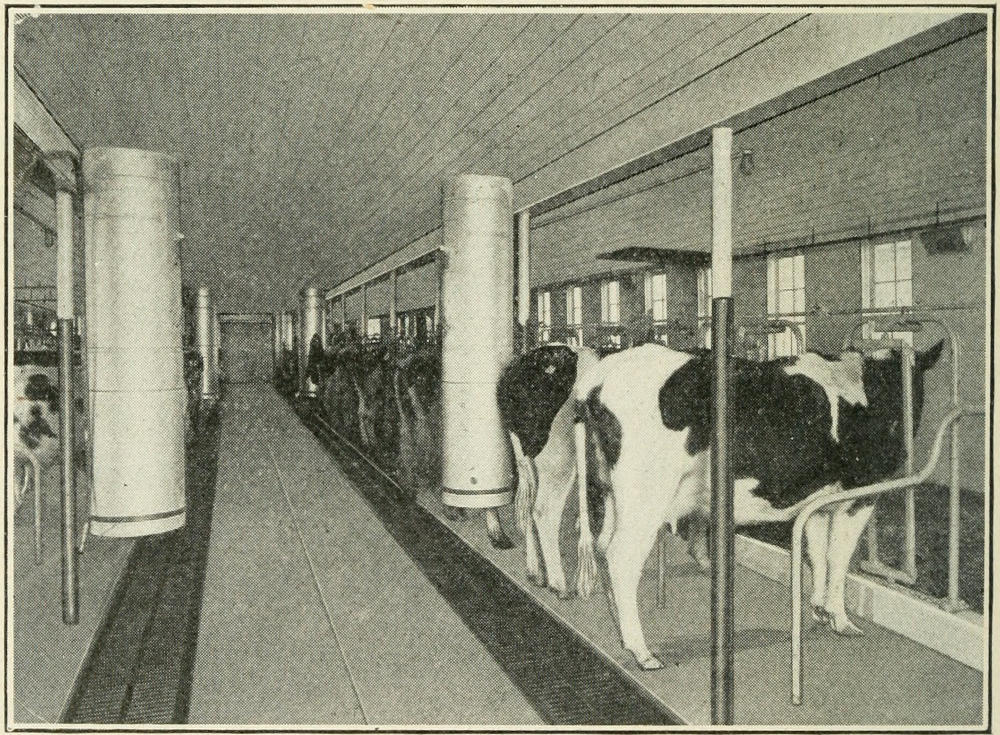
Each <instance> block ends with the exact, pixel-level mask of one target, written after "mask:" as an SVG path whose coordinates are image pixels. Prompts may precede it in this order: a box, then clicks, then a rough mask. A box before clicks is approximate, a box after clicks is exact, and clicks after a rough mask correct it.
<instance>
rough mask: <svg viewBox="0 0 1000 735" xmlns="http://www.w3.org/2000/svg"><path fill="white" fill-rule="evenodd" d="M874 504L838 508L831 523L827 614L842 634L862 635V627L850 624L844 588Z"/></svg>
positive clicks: (832, 625) (828, 551) (846, 505)
mask: <svg viewBox="0 0 1000 735" xmlns="http://www.w3.org/2000/svg"><path fill="white" fill-rule="evenodd" d="M874 507H875V506H874V505H863V506H861V507H859V508H854V509H853V510H852V509H851V503H845V504H843V505H841V506H838V507H837V509H836V510H835V511H834V513H833V519H832V520H831V522H830V540H829V545H828V547H827V570H828V580H827V587H826V604H825V608H826V613H827V616H828V617H829V620H830V627H831V628H833V630H834V632H836V633H839V634H840V635H849V636H850V635H862V634H863V632H862V631H861V629H860V628H858V627H857V626H855V625H854V623H852V622H851V619H850V618H849V617H848V616H847V611H846V609H845V607H844V585H845V583H846V581H847V568H848V565H849V564H850V563H851V557H853V556H854V550H855V549H856V548H857V546H858V539H860V538H861V532H862V531H864V529H865V526H867V525H868V519H869V518H871V515H872V510H874Z"/></svg>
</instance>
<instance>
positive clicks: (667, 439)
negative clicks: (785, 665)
mask: <svg viewBox="0 0 1000 735" xmlns="http://www.w3.org/2000/svg"><path fill="white" fill-rule="evenodd" d="M941 347H942V343H938V344H937V345H936V346H935V347H933V348H931V349H930V350H928V351H927V352H925V353H917V354H916V365H915V366H914V373H913V375H914V381H913V406H914V426H916V425H917V424H918V423H919V420H920V414H921V409H922V406H923V374H924V372H925V371H926V370H928V369H929V368H931V367H932V366H933V365H934V364H935V363H936V362H937V360H938V358H939V357H940V354H941ZM900 360H901V356H900V354H899V352H897V351H885V353H884V355H881V356H879V357H878V358H877V357H874V356H873V357H865V358H862V356H861V355H860V354H859V353H856V352H848V353H844V354H843V355H841V356H840V357H839V359H827V358H825V357H822V356H820V355H817V354H814V353H807V354H804V355H801V356H799V357H796V358H788V359H782V360H775V361H771V362H764V363H758V362H750V361H747V360H739V359H734V360H733V362H732V405H731V409H730V410H731V413H732V436H731V457H732V469H733V476H734V479H735V498H734V512H735V521H736V523H737V525H745V524H754V523H767V522H775V521H788V520H791V519H792V518H793V517H794V516H795V515H796V513H797V512H798V510H799V509H800V508H801V507H802V505H803V503H804V501H805V500H806V499H807V498H808V497H809V496H810V495H812V494H813V493H816V492H820V491H828V492H831V491H836V490H839V489H841V488H845V489H846V488H851V487H858V486H861V485H867V484H870V483H873V482H877V481H880V480H883V479H886V478H887V477H889V476H891V475H892V474H893V473H894V472H895V471H896V470H897V469H898V468H899V467H900V465H901V463H902V459H903V446H904V445H903V436H902V426H903V424H902V418H901V416H902V378H901V363H900ZM711 380H712V358H711V354H710V353H707V352H706V353H701V354H698V355H690V354H686V353H683V352H677V351H674V350H671V349H669V348H667V347H663V346H660V345H655V344H648V345H643V346H641V347H636V348H632V349H629V350H626V351H624V352H621V353H618V354H615V355H611V356H609V357H606V358H605V359H604V360H602V361H601V362H600V363H599V364H598V365H597V367H596V368H595V369H593V370H591V371H589V372H588V373H587V375H585V376H584V379H583V381H581V382H580V383H579V384H578V385H577V389H576V390H577V399H578V411H579V413H580V414H581V416H582V418H583V419H584V421H585V423H586V425H587V430H588V433H589V434H590V436H591V441H592V442H593V443H594V445H595V450H596V452H595V453H596V454H597V455H598V457H599V459H598V461H599V462H601V463H603V464H604V471H605V472H607V474H608V476H609V478H610V488H611V492H612V497H613V502H609V503H608V505H607V509H606V515H605V521H604V527H603V529H602V531H601V534H600V536H599V538H598V539H597V546H598V549H599V550H600V551H602V552H603V554H604V556H605V558H606V560H607V568H608V573H609V576H610V582H611V588H612V589H611V590H610V592H611V594H612V596H613V600H612V601H613V606H614V607H615V609H616V610H617V614H618V623H619V626H620V628H621V635H622V643H623V645H624V647H625V648H627V649H628V650H629V651H631V652H632V653H633V654H634V655H635V658H636V661H637V662H638V664H639V666H640V667H641V668H643V669H656V668H660V667H661V666H662V664H661V663H660V661H659V660H658V659H657V658H656V657H655V656H654V655H653V654H652V653H650V651H649V649H648V648H647V646H646V641H645V638H644V636H643V633H642V629H641V626H640V623H639V611H638V605H637V600H636V595H637V588H638V583H639V577H640V574H641V573H642V568H643V565H644V563H645V560H646V557H647V556H648V555H649V552H650V549H651V548H652V546H653V543H654V540H655V538H656V535H657V532H658V531H659V529H660V527H661V526H662V525H663V524H664V523H665V522H666V521H675V520H676V519H679V518H684V517H689V516H692V515H699V514H700V515H702V516H704V515H707V512H708V507H709V500H710V498H709V487H710V484H709V464H710V463H709V451H710V442H711V431H712V417H711ZM872 508H873V506H872V503H871V501H856V502H847V503H841V504H835V505H832V506H829V507H828V508H827V510H826V511H825V512H819V513H816V514H815V515H814V516H813V517H812V518H811V519H810V521H809V523H807V525H806V529H805V531H806V539H807V543H808V550H809V560H810V564H811V565H812V568H813V579H814V580H815V581H814V589H813V593H812V599H811V602H812V607H813V613H814V616H815V617H816V618H817V619H818V620H821V621H825V622H828V623H829V624H830V626H831V627H832V628H833V630H834V631H836V632H838V633H841V634H845V635H856V634H859V633H860V630H859V629H858V628H856V627H855V626H854V625H853V624H852V623H851V621H850V619H849V618H848V616H847V612H846V611H845V609H844V583H845V579H846V575H847V568H848V565H849V563H850V561H851V557H852V556H853V554H854V550H855V547H856V546H857V542H858V539H859V537H860V535H861V532H862V531H863V529H864V527H865V525H866V524H867V522H868V519H869V517H870V516H871V513H872ZM585 512H586V507H585V504H584V507H581V513H585ZM586 523H587V519H586V518H584V517H582V518H581V528H583V527H585V525H586Z"/></svg>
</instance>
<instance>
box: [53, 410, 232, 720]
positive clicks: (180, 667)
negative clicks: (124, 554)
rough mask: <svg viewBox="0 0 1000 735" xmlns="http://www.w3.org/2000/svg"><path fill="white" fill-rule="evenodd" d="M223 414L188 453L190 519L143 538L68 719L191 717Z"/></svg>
mask: <svg viewBox="0 0 1000 735" xmlns="http://www.w3.org/2000/svg"><path fill="white" fill-rule="evenodd" d="M218 443H219V421H218V413H217V412H216V411H212V412H211V413H210V414H209V415H208V416H207V418H206V420H205V421H204V423H203V425H202V430H201V433H200V435H199V438H198V440H197V441H196V442H195V443H194V444H193V446H191V447H189V449H188V453H187V493H188V510H187V525H186V526H185V527H184V528H181V529H178V530H177V531H173V532H170V533H166V534H161V535H158V536H149V537H146V538H143V539H141V540H139V541H138V542H137V543H136V545H135V547H134V548H133V551H132V555H131V556H130V557H129V561H128V564H127V566H126V569H125V572H124V573H123V574H122V577H121V579H120V580H119V582H118V585H117V587H116V588H115V591H114V593H113V595H112V599H111V603H110V605H109V606H108V612H107V614H106V616H105V619H104V622H103V623H102V625H101V627H100V628H99V629H98V632H97V634H96V635H95V636H94V640H93V642H92V644H91V647H90V650H89V652H88V654H87V658H86V660H85V661H84V665H83V667H82V668H81V670H80V674H79V675H78V677H77V680H76V682H75V684H74V686H73V691H72V693H71V695H70V698H69V701H68V703H67V706H66V710H65V712H64V713H63V717H62V721H63V722H66V723H106V724H117V723H129V724H172V723H183V722H185V721H186V720H187V707H188V700H189V696H190V691H191V673H192V669H193V666H194V654H195V646H196V644H197V641H198V617H199V614H200V610H201V599H202V586H203V583H204V580H205V566H206V561H207V557H208V540H209V535H210V531H211V527H212V503H213V501H214V498H215V473H216V467H217V459H218Z"/></svg>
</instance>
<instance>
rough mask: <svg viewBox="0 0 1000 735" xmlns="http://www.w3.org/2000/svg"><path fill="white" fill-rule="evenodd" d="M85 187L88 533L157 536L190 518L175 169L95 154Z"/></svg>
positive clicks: (128, 154) (160, 159) (133, 156)
mask: <svg viewBox="0 0 1000 735" xmlns="http://www.w3.org/2000/svg"><path fill="white" fill-rule="evenodd" d="M83 180H84V186H85V199H84V213H85V216H86V220H85V223H86V260H87V271H86V277H87V307H88V308H87V314H86V319H87V325H86V326H87V335H88V339H87V351H88V362H89V365H90V371H91V373H90V376H91V377H90V382H91V391H92V394H91V406H92V408H93V413H92V422H93V423H92V425H93V480H94V486H93V493H92V502H91V513H90V530H91V532H92V533H94V534H96V535H99V536H143V535H149V534H155V533H163V532H165V531H170V530H173V529H176V528H179V527H181V526H183V525H184V522H185V492H184V470H185V457H184V424H185V419H186V416H187V411H186V408H187V406H186V403H187V395H186V389H185V384H184V359H183V354H184V353H183V349H184V348H183V311H182V307H181V264H180V245H179V241H180V239H181V235H180V233H179V232H178V225H179V220H180V218H179V212H178V208H179V199H178V170H177V163H176V162H175V161H174V159H172V158H170V157H169V156H166V155H163V154H161V153H153V152H149V151H141V150H131V149H126V148H93V149H90V150H88V151H87V152H86V153H85V154H84V157H83Z"/></svg>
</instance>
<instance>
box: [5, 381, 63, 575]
mask: <svg viewBox="0 0 1000 735" xmlns="http://www.w3.org/2000/svg"><path fill="white" fill-rule="evenodd" d="M11 397H12V398H13V401H12V405H11V414H12V419H13V423H14V436H13V442H12V448H13V453H12V456H13V460H14V467H15V478H17V477H18V474H19V473H20V483H19V482H17V480H16V479H15V482H14V484H13V488H12V490H13V494H14V495H13V498H12V500H13V501H14V507H15V508H17V507H18V506H19V505H20V503H21V501H22V500H23V499H24V496H25V494H26V493H27V491H28V484H29V481H30V483H31V485H32V488H33V491H34V494H35V498H34V500H35V502H34V505H35V559H36V561H40V558H41V514H42V496H41V492H42V488H41V485H42V476H43V475H44V473H45V471H46V470H47V469H48V468H49V467H51V466H52V465H54V464H56V462H57V461H58V460H59V413H58V412H59V387H58V378H57V371H56V368H54V367H39V366H35V365H23V366H15V367H14V380H13V382H12V384H11Z"/></svg>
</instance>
